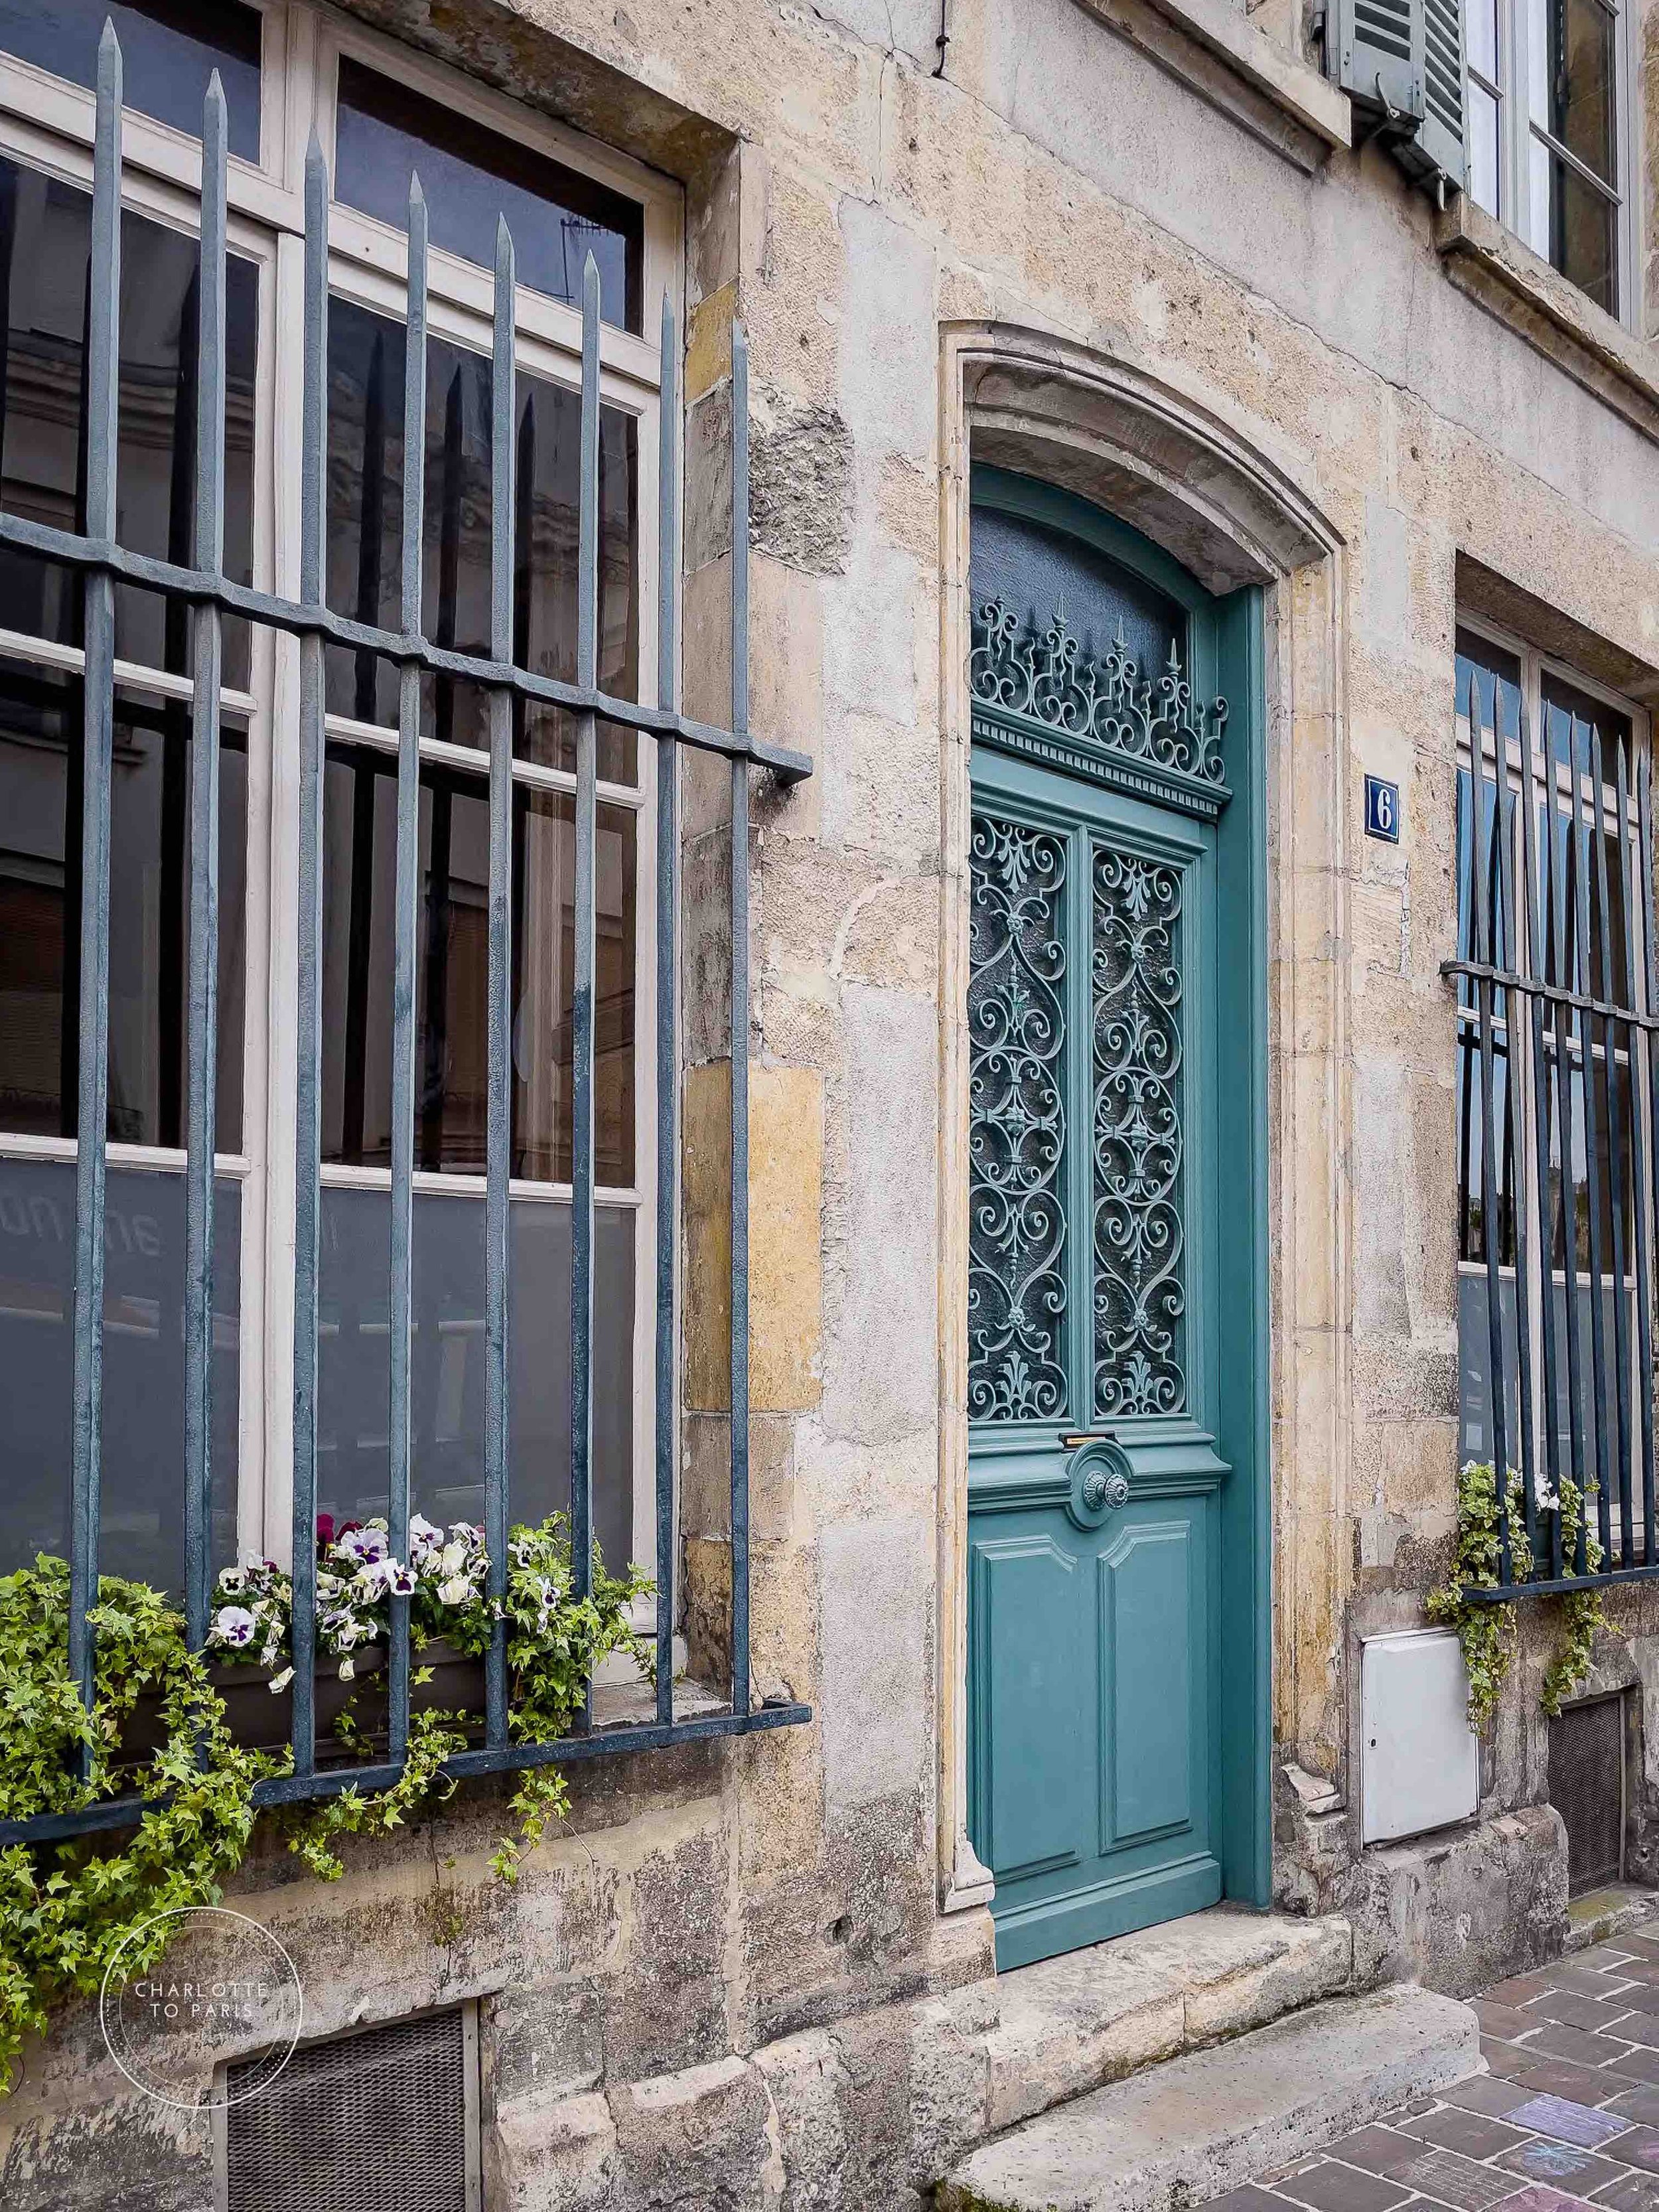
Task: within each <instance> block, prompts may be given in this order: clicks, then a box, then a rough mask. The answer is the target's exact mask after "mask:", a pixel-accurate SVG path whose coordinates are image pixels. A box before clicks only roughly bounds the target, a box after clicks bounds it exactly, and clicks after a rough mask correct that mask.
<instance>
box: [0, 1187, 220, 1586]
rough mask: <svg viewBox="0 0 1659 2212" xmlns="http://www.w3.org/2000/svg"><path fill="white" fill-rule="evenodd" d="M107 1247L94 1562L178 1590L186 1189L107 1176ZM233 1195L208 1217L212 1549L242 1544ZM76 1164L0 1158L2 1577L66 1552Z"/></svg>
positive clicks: (109, 1570)
mask: <svg viewBox="0 0 1659 2212" xmlns="http://www.w3.org/2000/svg"><path fill="white" fill-rule="evenodd" d="M106 1201H107V1202H106V1212H105V1221H106V1239H105V1246H104V1265H105V1271H106V1272H105V1290H104V1397H103V1411H104V1433H103V1516H102V1538H101V1547H102V1565H103V1570H104V1572H105V1573H106V1574H112V1575H130V1576H133V1577H137V1578H138V1579H141V1580H143V1581H144V1582H148V1583H153V1584H154V1585H155V1587H156V1588H157V1589H172V1590H175V1591H176V1590H178V1589H179V1588H180V1584H181V1579H182V1575H183V1568H184V1441H185V1409H184V1367H185V1351H184V1291H185V1186H184V1178H183V1176H179V1175H177V1174H172V1175H168V1174H146V1173H141V1172H138V1171H137V1170H131V1169H120V1168H112V1169H111V1170H110V1174H109V1182H108V1185H107V1188H106ZM240 1219H241V1193H240V1188H239V1187H238V1185H237V1184H235V1183H234V1182H228V1181H222V1182H220V1184H219V1186H218V1191H217V1195H216V1205H215V1208H214V1244H213V1267H214V1295H213V1310H214V1311H213V1373H212V1391H213V1468H214V1481H213V1549H214V1556H215V1558H216V1559H219V1560H221V1561H225V1562H228V1561H229V1560H230V1559H233V1558H234V1556H235V1550H236V1434H237V1411H238V1407H237V1393H238V1329H239V1327H240V1322H239V1312H240V1269H241V1249H240ZM74 1279H75V1169H74V1167H73V1166H72V1165H71V1164H69V1163H68V1162H65V1161H59V1160H0V1394H3V1397H4V1402H5V1407H6V1508H7V1510H6V1516H5V1534H4V1539H3V1543H0V1573H9V1572H10V1571H13V1570H14V1569H15V1568H17V1567H20V1566H25V1565H28V1564H29V1562H30V1561H31V1560H33V1557H34V1555H35V1553H37V1552H55V1553H58V1555H59V1556H60V1557H62V1558H67V1557H68V1555H69V1526H70V1518H69V1506H70V1386H71V1380H72V1374H73V1367H74V1347H73V1324H74Z"/></svg>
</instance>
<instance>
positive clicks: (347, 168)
mask: <svg viewBox="0 0 1659 2212" xmlns="http://www.w3.org/2000/svg"><path fill="white" fill-rule="evenodd" d="M411 170H418V171H419V173H420V178H421V186H422V191H423V192H424V194H425V196H426V203H427V210H428V223H429V227H430V228H429V235H430V237H431V240H432V243H433V244H434V246H441V247H442V248H443V249H444V250H445V251H446V252H450V253H454V254H458V255H459V256H460V258H462V259H463V260H465V261H472V262H476V263H477V264H478V265H479V266H480V267H481V268H485V269H493V268H494V266H495V227H496V223H497V222H498V220H499V219H500V218H501V216H506V218H507V228H508V229H509V230H510V231H511V232H512V234H513V251H514V253H515V254H516V256H517V264H518V277H519V282H520V283H521V284H527V285H529V286H530V288H531V289H532V290H533V291H537V292H545V293H546V294H548V295H550V297H551V298H553V299H555V300H565V301H576V300H580V297H581V289H582V270H583V268H584V265H585V264H586V259H587V257H588V255H589V254H590V253H592V256H593V258H594V260H595V261H596V262H597V264H599V302H600V312H601V313H602V314H603V316H604V318H605V321H606V322H609V323H616V324H618V325H621V326H622V327H623V328H624V329H626V330H630V331H637V330H638V329H639V328H640V326H641V285H642V282H643V268H642V262H643V254H644V242H645V218H644V215H643V211H642V210H641V206H640V204H639V202H638V201H637V200H630V199H629V198H626V197H624V196H623V194H622V193H620V192H614V191H609V190H608V189H607V188H606V187H605V185H600V184H596V183H595V182H594V181H593V180H592V179H591V178H588V177H585V176H582V175H581V174H580V173H578V172H577V171H576V170H574V169H567V168H566V167H564V166H563V164H562V162H558V161H550V160H549V159H548V157H547V156H546V155H542V154H537V153H533V152H532V151H531V150H530V149H529V148H527V147H525V146H520V145H519V144H517V143H515V142H514V141H513V139H511V138H509V137H504V136H503V135H502V134H501V133H500V132H498V131H491V130H489V129H487V128H486V127H485V126H484V125H483V124H481V123H475V122H474V121H473V120H472V119H471V117H470V116H467V115H465V114H462V113H460V112H458V111H457V110H456V109H455V108H453V107H447V106H443V105H442V104H441V102H439V101H438V100H428V98H427V97H426V95H425V94H423V93H419V92H415V91H411V90H410V88H409V87H408V86H407V85H403V84H399V83H398V82H396V80H395V79H393V78H392V77H389V76H382V75H381V74H380V71H379V70H371V69H365V68H364V67H363V65H362V63H361V62H356V61H353V60H351V59H350V58H349V57H347V58H343V59H342V60H341V63H340V76H339V105H338V109H337V118H336V122H335V126H334V191H335V197H337V199H340V200H343V202H344V203H345V204H346V205H347V206H348V207H355V208H357V209H359V210H361V211H362V213H363V214H364V215H371V216H375V217H376V218H377V219H378V220H379V221H380V222H385V223H390V224H391V225H392V228H394V229H397V230H402V229H404V228H405V227H406V225H407V222H408V216H409V179H410V172H411Z"/></svg>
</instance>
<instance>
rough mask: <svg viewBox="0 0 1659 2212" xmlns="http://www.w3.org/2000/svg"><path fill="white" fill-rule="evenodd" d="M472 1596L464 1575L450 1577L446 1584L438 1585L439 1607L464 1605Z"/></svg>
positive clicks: (469, 1584)
mask: <svg viewBox="0 0 1659 2212" xmlns="http://www.w3.org/2000/svg"><path fill="white" fill-rule="evenodd" d="M471 1595H472V1585H471V1583H470V1582H468V1580H467V1579H466V1577H465V1575H452V1576H451V1577H450V1578H449V1580H448V1581H447V1583H439V1585H438V1602H439V1604H440V1605H465V1603H466V1601H467V1600H468V1599H469V1598H470V1597H471Z"/></svg>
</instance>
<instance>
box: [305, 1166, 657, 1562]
mask: <svg viewBox="0 0 1659 2212" xmlns="http://www.w3.org/2000/svg"><path fill="white" fill-rule="evenodd" d="M483 1211H484V1210H483V1202H482V1201H481V1200H478V1199H476V1198H471V1197H448V1196H439V1195H432V1194H422V1195H420V1196H417V1197H416V1200H415V1279H414V1292H413V1297H414V1340H415V1356H414V1358H413V1361H412V1363H411V1383H410V1390H411V1400H410V1423H411V1429H412V1437H413V1480H412V1484H411V1489H412V1492H413V1504H414V1506H415V1509H416V1510H417V1511H420V1512H422V1513H424V1514H425V1515H426V1516H428V1519H430V1520H433V1521H441V1522H450V1521H455V1520H466V1521H472V1522H482V1521H483V1407H484V1325H483V1311H484V1283H483V1276H484V1255H483ZM509 1222H510V1240H509V1241H510V1256H509V1262H508V1264H509V1270H510V1273H509V1280H508V1285H507V1295H508V1299H509V1309H508V1310H509V1316H510V1320H509V1326H508V1329H507V1346H508V1353H507V1358H508V1370H509V1380H508V1396H509V1411H508V1423H509V1429H508V1436H509V1453H510V1478H509V1480H510V1491H509V1498H508V1504H509V1510H510V1512H511V1515H512V1517H513V1519H514V1520H521V1521H539V1520H541V1519H542V1518H543V1517H544V1516H545V1515H547V1514H549V1513H550V1512H553V1511H554V1510H567V1509H568V1505H569V1502H570V1209H569V1207H568V1205H565V1204H562V1203H557V1204H556V1203H550V1202H548V1201H544V1200H536V1199H516V1200H513V1205H512V1206H511V1207H510V1208H509ZM390 1230H391V1215H390V1200H389V1198H388V1197H387V1195H386V1193H384V1192H382V1191H361V1190H325V1192H324V1194H323V1230H322V1234H323V1258H322V1285H321V1297H322V1322H321V1335H320V1342H319V1361H320V1370H319V1417H318V1454H319V1458H318V1476H317V1504H318V1509H319V1511H322V1512H327V1513H332V1514H333V1515H334V1516H336V1518H337V1519H339V1518H348V1519H355V1520H366V1519H367V1518H368V1516H369V1515H370V1514H374V1513H384V1512H385V1511H386V1498H387V1490H386V1484H387V1458H386V1432H387V1425H388V1407H389V1402H390V1400H389V1392H390V1387H391V1377H390V1369H389V1365H388V1353H387V1346H388V1338H387V1333H386V1325H387V1315H388V1312H389V1307H390V1267H389V1258H388V1252H389V1244H390ZM633 1328H634V1216H633V1213H632V1212H630V1211H628V1210H625V1209H623V1208H619V1207H615V1206H600V1207H599V1209H598V1212H597V1214H596V1217H595V1222H594V1237H593V1518H594V1529H595V1534H596V1535H597V1536H598V1539H599V1547H600V1549H601V1552H602V1553H603V1555H604V1558H605V1561H606V1564H607V1565H613V1566H618V1565H623V1563H624V1562H626V1560H627V1559H629V1556H630V1553H631V1552H632V1549H633V1453H634V1437H633V1400H634V1389H633V1366H632V1362H633Z"/></svg>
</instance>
